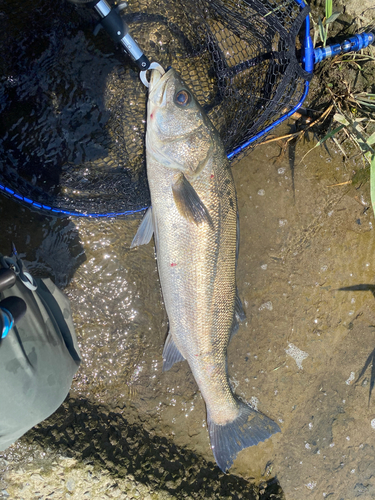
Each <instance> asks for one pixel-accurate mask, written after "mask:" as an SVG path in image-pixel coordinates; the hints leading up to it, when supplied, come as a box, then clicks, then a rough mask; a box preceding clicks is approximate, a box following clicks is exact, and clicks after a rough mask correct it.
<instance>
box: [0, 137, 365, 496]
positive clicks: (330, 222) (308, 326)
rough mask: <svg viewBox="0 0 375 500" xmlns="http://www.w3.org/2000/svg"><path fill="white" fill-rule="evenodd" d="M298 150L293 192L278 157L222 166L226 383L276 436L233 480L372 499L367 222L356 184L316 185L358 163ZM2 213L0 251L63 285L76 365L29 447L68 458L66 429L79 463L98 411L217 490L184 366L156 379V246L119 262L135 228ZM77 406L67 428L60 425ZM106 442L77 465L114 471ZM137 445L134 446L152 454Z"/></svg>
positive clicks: (243, 462)
mask: <svg viewBox="0 0 375 500" xmlns="http://www.w3.org/2000/svg"><path fill="white" fill-rule="evenodd" d="M310 147H311V143H310V144H299V145H298V146H297V155H296V156H297V160H296V162H295V163H294V165H293V172H294V189H293V182H292V175H291V172H292V170H291V165H290V159H289V158H281V159H280V158H279V159H278V158H277V155H278V153H279V149H278V147H277V146H276V145H269V146H261V147H259V148H257V149H256V150H255V151H253V152H252V153H251V154H250V155H249V156H248V158H246V159H244V160H242V161H241V162H240V163H239V164H238V165H236V166H235V167H234V168H233V171H234V177H235V183H236V186H237V192H238V202H239V212H240V225H241V246H240V256H239V264H238V272H237V276H238V279H237V281H238V288H239V294H240V297H241V298H242V300H243V303H244V307H245V311H246V315H247V319H246V321H245V322H244V324H242V325H241V326H240V329H239V331H238V333H237V335H236V336H235V337H234V339H233V340H232V341H231V343H230V346H229V350H228V370H229V375H230V380H231V383H232V386H233V388H234V389H235V392H236V393H237V394H238V395H240V396H241V397H243V398H244V399H245V400H246V401H248V402H250V403H252V404H253V405H255V406H257V407H258V409H259V410H260V411H262V412H264V413H265V414H267V415H268V416H270V417H271V418H273V419H275V420H276V421H278V423H279V424H280V427H281V429H282V433H281V434H278V435H276V436H274V437H272V439H271V440H268V441H267V442H265V443H262V444H260V445H258V446H257V447H253V448H248V449H246V450H245V451H243V452H241V453H240V454H239V456H238V459H237V460H236V461H235V463H234V466H233V468H232V469H231V471H230V472H231V474H233V473H234V474H237V475H239V476H242V477H243V478H245V479H254V478H255V479H256V480H257V481H259V480H267V479H269V478H272V477H274V476H275V475H277V478H278V480H279V481H280V483H281V486H282V488H283V489H284V491H285V494H286V498H287V499H288V500H289V499H294V498H296V499H300V498H301V495H302V494H303V495H304V498H310V497H311V498H320V497H322V495H323V493H325V494H326V495H327V494H329V493H333V494H334V495H335V497H336V495H337V494H338V493H340V492H345V495H346V496H345V498H356V497H357V496H358V495H359V492H361V491H363V493H361V494H362V495H363V497H364V498H370V496H369V494H370V493H371V492H373V488H374V487H375V486H374V485H373V479H372V474H370V470H371V464H372V463H373V458H371V454H372V452H373V445H372V441H373V433H374V432H375V431H374V429H373V427H374V425H372V423H371V422H373V419H374V416H375V415H374V412H373V411H372V406H371V405H370V406H369V407H368V406H367V405H368V397H369V385H370V384H369V382H370V369H369V368H368V369H367V371H366V373H365V374H364V375H363V377H362V378H361V379H360V380H359V381H358V382H357V379H358V376H359V375H360V372H361V370H362V368H363V367H364V366H365V362H366V360H367V358H368V356H369V355H370V354H371V352H372V350H373V349H374V345H373V340H374V338H373V327H372V325H373V324H374V319H373V317H374V316H373V306H374V304H373V300H374V297H373V294H372V290H373V288H371V286H372V285H371V283H372V280H373V275H374V261H373V258H372V256H373V254H374V246H375V244H374V234H373V224H374V220H373V214H372V212H371V210H367V209H366V207H367V206H369V195H368V191H367V186H366V185H365V186H364V187H362V188H360V189H355V188H348V187H347V186H341V187H328V186H330V185H332V184H336V183H339V182H343V181H345V180H347V179H348V176H349V174H350V173H351V169H353V168H356V166H355V165H354V164H351V165H350V166H346V165H345V164H344V163H343V162H342V161H341V158H340V157H339V156H338V155H337V153H335V151H333V150H331V151H330V152H329V153H327V152H326V151H324V150H323V149H315V150H314V151H312V152H311V153H310V154H309V155H308V156H307V157H306V158H305V159H304V160H303V162H302V163H299V160H298V158H301V157H302V156H303V154H304V153H305V152H307V151H308V149H309V148H310ZM1 204H2V213H3V214H4V213H6V214H8V215H7V218H6V219H5V218H3V220H2V221H1V226H2V228H3V234H4V235H5V237H3V239H2V244H1V250H2V251H3V252H6V251H7V250H8V239H13V241H15V243H16V246H17V249H18V251H19V252H20V253H21V254H22V252H24V258H25V261H26V262H27V264H28V265H29V268H30V270H31V271H32V272H33V273H35V274H42V275H45V274H46V273H47V274H49V275H51V276H52V277H53V278H54V279H55V280H56V281H57V283H59V284H60V286H63V285H65V284H66V281H67V277H69V278H71V280H70V282H69V284H68V285H67V286H66V288H65V292H66V293H67V295H68V297H69V298H70V301H71V304H72V310H73V317H74V322H75V325H76V331H77V335H78V339H79V344H80V348H81V353H82V357H83V363H82V366H81V368H80V370H79V372H78V374H77V376H76V378H75V379H74V381H73V384H72V392H71V398H72V399H71V400H70V402H69V403H67V404H66V405H65V412H64V413H63V414H61V412H60V413H59V414H58V416H57V417H55V420H54V417H51V419H50V420H49V421H47V422H46V423H45V424H44V425H43V426H42V429H40V430H39V431H38V432H39V433H38V432H37V433H36V434H32V433H31V434H30V436H31V437H30V438H29V441H27V442H28V443H29V444H30V439H35V441H36V442H37V443H39V444H40V443H42V445H43V443H44V442H46V443H48V447H49V448H51V447H52V449H56V450H59V449H60V448H59V447H62V448H61V449H65V448H64V446H66V443H65V441H64V439H65V438H64V436H65V437H66V432H67V431H66V429H67V425H68V424H69V425H68V427H69V428H70V427H72V430H70V431H69V432H70V433H73V434H72V439H73V441H72V442H71V445H70V446H71V447H72V448H73V449H74V446H75V445H74V442H76V446H77V448H80V450H79V453H81V451H82V447H83V448H85V447H86V446H84V443H85V442H86V444H87V446H88V445H89V443H87V440H88V439H91V438H90V436H91V434H85V433H83V431H82V429H81V430H80V428H81V424H82V423H80V418H81V419H82V421H83V422H85V421H86V420H87V419H88V420H90V421H91V420H92V419H94V421H95V419H96V418H97V419H98V421H100V422H101V425H103V424H102V416H100V417H99V416H98V412H99V413H100V415H102V414H106V415H112V417H111V419H110V420H109V422H110V425H109V428H110V429H112V430H111V432H113V433H115V435H116V436H121V433H122V432H123V431H124V429H125V427H126V426H127V427H126V428H127V429H128V430H127V432H129V428H132V429H133V432H135V433H138V432H140V430H139V429H142V431H141V432H146V433H147V435H148V436H154V437H155V438H157V439H160V438H167V442H168V443H170V445H168V446H174V445H175V446H177V448H178V449H179V450H185V451H184V454H186V457H187V460H190V459H189V457H198V460H201V459H203V460H205V461H208V463H210V462H211V465H209V470H210V471H211V472H210V473H209V474H208V473H207V477H216V479H213V480H214V481H219V479H218V478H219V477H221V478H222V477H223V476H222V474H219V475H217V474H218V473H217V472H216V473H215V474H216V476H212V474H213V472H212V471H215V470H217V469H216V467H215V465H214V464H212V461H213V457H212V454H211V450H210V445H209V438H208V433H207V429H206V420H205V407H204V402H203V400H202V397H201V395H200V393H199V391H198V389H197V386H196V383H195V381H194V379H193V377H192V374H191V372H190V370H189V367H188V365H187V363H185V362H182V363H178V364H176V365H175V366H174V367H173V368H172V369H171V370H170V371H169V372H166V373H162V349H163V343H164V340H165V336H166V333H167V317H166V313H165V310H164V306H163V302H162V296H161V291H160V285H159V280H158V274H157V268H156V260H155V254H154V249H153V245H152V244H149V245H147V246H143V247H140V248H137V249H132V250H130V243H131V240H132V238H133V236H134V234H135V232H136V230H137V227H138V224H139V219H134V220H126V219H124V220H121V219H109V220H93V219H72V220H71V221H68V220H67V219H53V218H49V217H46V216H44V215H41V214H34V213H31V212H29V210H28V209H25V208H23V207H20V206H19V205H17V204H15V203H14V202H13V201H11V200H6V199H3V198H2V199H1ZM63 270H66V273H64V271H63ZM64 280H65V281H64ZM359 285H360V286H359ZM343 287H356V288H354V289H351V290H346V291H339V289H340V288H343ZM78 407H79V412H78V414H79V415H81V417H75V418H76V419H78V420H77V421H76V423H75V424H74V420H73V423H72V422H71V421H70V420H71V419H70V420H69V418H70V417H69V415H74V414H75V413H76V409H77V408H78ZM103 412H104V413H103ZM82 415H83V416H82ZM106 418H107V417H106ZM108 418H109V417H108ZM56 421H57V422H60V424H58V425H57V424H56ZM61 422H63V423H61ZM56 425H57V427H56ZM84 425H86V424H84ZM43 428H44V429H45V431H44V430H43ZM52 428H56V429H57V431H56V435H55V437H54V438H51V436H50V433H49V431H48V429H52ZM134 429H138V430H134ZM108 432H109V434H110V435H109V437H108V436H107V438H105V439H107V441H105V442H107V444H106V445H105V447H104V448H103V449H102V448H101V446H99V444H98V445H97V444H95V446H94V449H92V450H91V452H90V451H88V452H87V453H86V454H84V455H83V456H86V458H87V457H90V456H91V455H92V456H95V453H96V452H95V449H96V450H102V451H101V453H104V452H103V450H105V453H104V455H103V458H102V460H103V463H104V464H107V465H108V463H109V462H110V463H115V464H116V460H115V459H114V458H113V457H112V458H111V454H112V453H115V450H116V447H117V444H116V443H117V442H118V438H117V441H116V439H115V440H113V439H114V438H113V435H112V434H111V432H110V431H108ZM147 439H148V438H147ZM147 439H146V441H144V446H146V448H147V447H148V446H149V447H150V449H153V448H152V446H151V445H150V442H149V441H147ZM141 441H142V440H141ZM111 443H112V444H111ZM111 448H113V450H112V451H111ZM75 453H78V452H77V450H76V451H75ZM150 453H151V452H150ZM155 453H156V454H157V452H155ZM155 453H154V455H153V453H151V456H155ZM194 460H196V459H193V461H194ZM204 463H207V462H204ZM119 464H121V462H119ZM120 469H121V470H122V471H126V470H128V469H127V468H126V465H124V464H122V465H121V467H120ZM353 471H354V472H353ZM196 477H197V476H196V473H194V472H193V471H191V478H192V480H194V479H193V478H196ZM230 477H233V476H230V475H229V476H227V478H230ZM174 480H175V479H174ZM195 480H196V479H195ZM145 481H146V484H147V481H148V480H147V479H145ZM220 481H222V479H220ZM163 484H164V483H163ZM195 484H196V483H195ZM220 484H221V483H220ZM159 487H160V488H162V489H163V488H164V487H165V485H164V486H163V485H159ZM159 487H158V488H159ZM241 487H242V486H241ZM186 488H187V489H186V491H190V490H189V489H188V487H186ZM169 491H170V493H171V494H172V495H173V494H177V493H176V490H175V489H173V488H172V487H170V490H169ZM173 492H175V493H173ZM369 492H370V493H369ZM189 494H191V495H193V493H192V492H191V491H190V493H189ZM195 494H196V493H195ZM210 494H211V493H210ZM371 494H372V493H371ZM207 495H208V493H207ZM221 495H223V493H221ZM193 496H194V495H193ZM209 497H210V496H209V495H208V496H207V498H209ZM15 498H16V497H15ZM20 498H21V497H20ZM197 498H199V495H198V497H197ZM212 498H216V496H213V497H212ZM218 498H219V497H218Z"/></svg>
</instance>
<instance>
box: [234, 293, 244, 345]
mask: <svg viewBox="0 0 375 500" xmlns="http://www.w3.org/2000/svg"><path fill="white" fill-rule="evenodd" d="M244 319H246V314H245V311H244V310H243V305H242V302H241V299H240V296H239V295H238V290H237V288H236V299H235V304H234V314H233V322H232V331H231V333H230V338H232V337H233V336H234V335H236V333H237V331H238V328H239V326H240V322H241V321H243V320H244Z"/></svg>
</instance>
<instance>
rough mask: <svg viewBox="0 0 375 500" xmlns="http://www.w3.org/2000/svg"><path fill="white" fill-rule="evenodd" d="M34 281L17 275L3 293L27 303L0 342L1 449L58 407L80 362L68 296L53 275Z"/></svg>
mask: <svg viewBox="0 0 375 500" xmlns="http://www.w3.org/2000/svg"><path fill="white" fill-rule="evenodd" d="M8 260H9V258H8ZM3 262H4V260H3ZM34 284H35V285H36V286H37V288H36V290H30V289H29V288H27V286H25V284H24V282H23V281H22V280H21V278H20V276H19V275H18V277H17V279H16V283H15V284H14V285H13V286H12V287H11V288H8V289H6V290H4V291H3V292H2V293H0V299H1V300H3V299H5V298H7V297H20V298H21V299H23V300H24V301H25V303H26V306H27V310H26V313H25V315H24V316H23V317H22V318H21V319H20V320H19V321H17V324H16V325H15V326H13V327H12V328H11V330H10V331H9V333H8V334H7V336H6V337H5V338H3V339H2V340H1V342H0V450H4V449H5V448H7V447H8V446H10V445H11V444H12V443H14V441H16V440H17V439H18V438H19V437H21V436H22V435H23V434H24V433H25V432H27V431H28V430H29V429H31V428H32V427H33V426H34V425H36V424H38V423H40V422H41V421H42V420H44V419H46V418H47V417H49V416H50V415H51V414H52V413H53V412H54V411H56V410H57V408H58V407H59V406H60V405H61V403H62V402H63V401H64V399H65V397H66V396H67V394H68V392H69V389H70V386H71V383H72V379H73V377H74V374H75V373H76V371H77V369H78V367H79V364H80V361H81V358H80V352H79V348H78V345H77V338H76V335H75V331H74V326H73V320H72V314H71V310H70V304H69V301H68V298H67V297H66V296H65V295H64V294H63V293H62V292H61V291H60V290H59V289H58V288H57V287H56V286H55V285H54V284H53V282H52V281H51V280H50V279H49V278H48V279H36V280H34ZM31 288H35V287H31ZM0 306H1V304H0Z"/></svg>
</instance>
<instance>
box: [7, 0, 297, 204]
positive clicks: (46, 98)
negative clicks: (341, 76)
mask: <svg viewBox="0 0 375 500" xmlns="http://www.w3.org/2000/svg"><path fill="white" fill-rule="evenodd" d="M0 6H1V11H2V13H3V30H2V31H1V33H0V69H1V75H2V76H1V81H0V113H1V122H0V130H1V133H0V137H1V139H0V174H1V181H2V184H4V185H6V186H7V187H9V188H10V189H13V190H14V191H16V192H17V193H19V194H20V195H21V196H23V197H27V198H28V199H32V200H35V201H38V202H39V203H44V204H49V205H50V206H54V207H57V208H64V209H67V210H77V211H82V212H92V211H95V212H98V213H104V212H112V211H124V210H135V209H139V208H142V207H145V206H147V205H148V204H149V191H148V187H147V179H146V170H145V154H144V153H145V150H144V137H145V125H146V123H145V117H146V102H147V90H146V88H145V87H144V86H143V85H142V83H141V82H140V80H139V78H138V72H137V70H136V68H135V67H134V65H133V63H132V62H131V60H130V58H129V57H128V56H127V55H126V54H124V52H123V51H122V50H121V49H120V48H116V47H115V45H114V44H113V42H112V41H111V39H110V38H109V37H108V35H107V34H106V33H105V32H104V30H101V31H100V33H99V34H98V35H97V36H96V37H95V36H94V35H93V29H94V27H95V24H96V23H97V22H98V18H97V16H96V14H95V12H94V10H93V9H90V8H89V7H87V6H76V5H72V4H70V3H68V2H61V3H60V4H58V8H56V5H55V4H52V3H51V2H50V0H48V1H47V0H34V1H33V2H32V3H31V2H28V1H27V0H26V1H25V2H22V4H21V3H19V2H13V1H12V0H0ZM305 11H306V9H305V10H304V11H301V7H300V6H299V5H298V4H297V3H296V2H295V1H294V0H262V1H260V0H235V1H234V0H194V1H189V2H186V1H179V0H156V1H155V0H130V1H129V2H128V6H127V7H126V8H125V9H124V10H122V11H121V15H122V16H123V17H124V19H125V21H126V23H127V24H128V25H129V29H130V33H131V34H132V36H133V38H134V39H135V40H136V42H137V43H138V45H139V46H140V47H141V48H142V50H143V51H144V53H145V54H146V55H147V57H148V58H149V59H150V60H152V61H156V62H158V63H160V64H161V65H162V66H163V67H165V68H166V67H168V66H173V67H174V68H175V69H177V70H178V71H179V72H180V74H181V76H182V78H183V79H184V80H185V82H186V83H187V85H188V86H189V87H190V88H191V89H192V90H193V92H194V94H195V95H196V97H197V98H198V100H199V102H200V103H201V105H202V106H203V107H204V109H205V111H206V113H207V114H208V116H209V117H210V119H211V121H212V122H213V123H214V125H215V126H216V128H217V129H218V131H219V133H220V135H221V137H222V140H223V142H224V145H225V147H226V150H227V151H228V152H230V151H232V150H233V149H234V148H236V147H238V146H239V145H241V144H243V143H244V142H246V141H247V140H248V139H250V138H252V137H254V136H256V134H258V133H259V132H261V131H262V130H264V129H265V128H266V127H268V126H269V125H271V124H272V123H273V122H275V121H276V120H277V119H278V118H279V117H281V116H282V115H284V114H285V113H286V112H288V111H289V110H290V109H291V108H293V107H294V106H295V105H297V104H298V102H299V101H300V99H301V97H302V95H303V91H304V82H305V75H304V72H303V70H302V68H301V66H300V64H299V63H298V58H297V56H296V44H297V48H298V34H299V32H300V28H301V26H302V23H303V20H304V18H305V16H306V14H307V12H305ZM262 139H263V137H262V138H261V139H259V140H262ZM250 149H251V147H249V148H247V149H246V151H245V152H244V153H242V154H246V152H248V151H250ZM240 156H241V155H240Z"/></svg>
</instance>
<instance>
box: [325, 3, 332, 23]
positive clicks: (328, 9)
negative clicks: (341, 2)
mask: <svg viewBox="0 0 375 500" xmlns="http://www.w3.org/2000/svg"><path fill="white" fill-rule="evenodd" d="M331 16H332V0H326V19H329V18H330V17H331Z"/></svg>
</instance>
